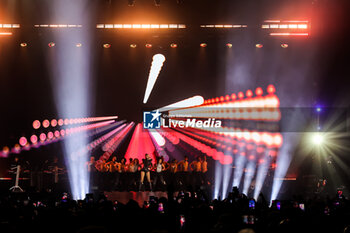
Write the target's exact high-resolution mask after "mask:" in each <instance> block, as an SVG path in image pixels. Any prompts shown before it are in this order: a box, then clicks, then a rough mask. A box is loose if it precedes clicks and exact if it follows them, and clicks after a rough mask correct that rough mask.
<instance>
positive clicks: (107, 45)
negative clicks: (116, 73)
mask: <svg viewBox="0 0 350 233" xmlns="http://www.w3.org/2000/svg"><path fill="white" fill-rule="evenodd" d="M110 47H111V45H110V44H103V48H105V49H109V48H110Z"/></svg>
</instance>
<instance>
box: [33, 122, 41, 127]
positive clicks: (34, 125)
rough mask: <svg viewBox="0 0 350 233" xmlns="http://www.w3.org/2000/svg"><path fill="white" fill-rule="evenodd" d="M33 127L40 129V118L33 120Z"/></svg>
mask: <svg viewBox="0 0 350 233" xmlns="http://www.w3.org/2000/svg"><path fill="white" fill-rule="evenodd" d="M33 128H34V129H39V128H40V121H38V120H35V121H33Z"/></svg>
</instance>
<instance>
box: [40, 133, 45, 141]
mask: <svg viewBox="0 0 350 233" xmlns="http://www.w3.org/2000/svg"><path fill="white" fill-rule="evenodd" d="M39 138H40V141H42V142H43V141H45V140H46V134H45V133H41V134H40V136H39Z"/></svg>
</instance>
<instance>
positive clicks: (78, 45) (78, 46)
mask: <svg viewBox="0 0 350 233" xmlns="http://www.w3.org/2000/svg"><path fill="white" fill-rule="evenodd" d="M75 46H76V47H77V48H80V47H81V46H83V45H82V44H81V43H77V44H76V45H75Z"/></svg>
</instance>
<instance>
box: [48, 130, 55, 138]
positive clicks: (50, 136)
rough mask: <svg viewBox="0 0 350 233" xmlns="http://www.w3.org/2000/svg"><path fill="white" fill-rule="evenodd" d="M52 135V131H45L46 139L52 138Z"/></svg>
mask: <svg viewBox="0 0 350 233" xmlns="http://www.w3.org/2000/svg"><path fill="white" fill-rule="evenodd" d="M53 136H54V135H53V133H52V132H51V131H50V132H48V133H47V138H48V139H52V138H53Z"/></svg>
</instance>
